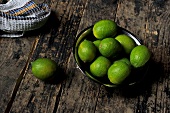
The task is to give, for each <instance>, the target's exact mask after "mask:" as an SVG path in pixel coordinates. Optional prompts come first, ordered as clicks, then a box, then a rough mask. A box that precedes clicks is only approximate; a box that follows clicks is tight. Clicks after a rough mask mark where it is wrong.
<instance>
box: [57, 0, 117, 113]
mask: <svg viewBox="0 0 170 113" xmlns="http://www.w3.org/2000/svg"><path fill="white" fill-rule="evenodd" d="M116 5H117V4H116V2H115V0H104V1H103V0H97V1H94V0H89V1H87V3H86V7H85V11H84V13H83V17H82V19H81V23H80V26H79V31H78V33H79V32H80V31H81V30H83V29H85V28H86V27H88V26H91V25H92V24H94V23H95V22H96V21H98V20H100V19H112V20H114V18H115V14H116ZM110 10H111V11H110ZM70 59H71V61H74V59H73V56H72V55H71V56H70ZM69 64H74V62H72V63H69ZM69 64H68V65H69ZM68 69H69V70H70V73H72V76H70V78H68V80H67V81H66V82H65V85H64V86H63V92H62V94H61V98H60V102H59V105H58V109H57V113H61V112H65V113H93V112H95V110H96V105H97V100H98V95H99V93H98V92H99V90H100V84H98V83H95V82H94V81H92V80H90V79H89V78H88V77H86V76H84V75H83V74H82V73H81V71H80V70H79V69H75V66H69V68H68Z"/></svg>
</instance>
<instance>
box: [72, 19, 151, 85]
mask: <svg viewBox="0 0 170 113" xmlns="http://www.w3.org/2000/svg"><path fill="white" fill-rule="evenodd" d="M73 54H74V58H75V61H76V64H77V65H78V67H79V69H80V70H81V72H82V73H83V74H84V75H86V76H88V77H89V78H91V79H92V80H94V81H96V82H98V83H100V84H102V85H104V86H107V87H118V86H123V85H124V86H131V85H134V84H136V83H139V82H140V81H141V80H142V79H143V78H144V77H145V75H146V72H147V70H148V62H149V59H150V56H151V54H150V51H149V49H148V48H147V47H146V46H145V45H143V44H142V43H141V41H140V40H139V39H138V38H137V37H136V36H135V35H133V34H132V33H131V32H129V31H128V30H126V29H124V28H121V27H120V26H118V25H117V24H116V22H114V21H112V20H100V21H97V22H96V23H95V24H94V25H92V26H90V27H88V28H85V29H84V30H83V31H81V32H80V33H79V34H78V35H77V37H76V40H75V44H74V47H73Z"/></svg>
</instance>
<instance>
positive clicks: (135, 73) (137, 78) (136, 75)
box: [73, 26, 148, 87]
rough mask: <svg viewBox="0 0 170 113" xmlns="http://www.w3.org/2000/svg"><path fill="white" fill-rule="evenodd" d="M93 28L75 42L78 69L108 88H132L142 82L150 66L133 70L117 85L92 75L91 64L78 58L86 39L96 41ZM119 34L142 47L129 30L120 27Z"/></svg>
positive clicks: (75, 57) (80, 35)
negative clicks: (79, 48) (81, 44)
mask: <svg viewBox="0 0 170 113" xmlns="http://www.w3.org/2000/svg"><path fill="white" fill-rule="evenodd" d="M92 29H93V26H90V27H87V28H86V29H84V30H83V31H81V32H80V33H79V34H78V35H77V37H76V40H75V43H74V46H73V55H74V59H75V61H76V64H77V67H78V68H79V69H80V71H81V72H82V73H83V74H84V75H85V76H88V77H89V78H91V79H92V80H94V81H95V82H98V83H100V84H102V85H104V86H106V87H119V86H132V85H135V84H137V83H139V82H141V81H142V80H143V79H144V77H145V75H146V73H147V70H148V65H146V66H144V67H142V68H138V69H132V71H131V74H130V76H128V77H127V78H126V79H125V80H124V81H123V82H122V83H121V84H119V85H117V84H113V83H110V81H109V80H108V79H103V78H102V79H100V78H96V77H94V76H93V75H92V74H91V73H90V69H89V67H90V63H84V62H82V61H81V60H80V58H79V56H78V47H79V44H80V43H81V42H82V41H83V40H84V39H88V40H91V41H94V40H96V38H95V37H94V35H93V31H92ZM117 34H126V35H128V36H129V37H130V38H132V39H133V40H134V42H135V43H136V45H141V44H142V43H141V41H140V40H139V39H138V38H137V37H135V35H133V34H132V33H131V32H129V31H128V30H126V29H124V28H121V27H118V33H117Z"/></svg>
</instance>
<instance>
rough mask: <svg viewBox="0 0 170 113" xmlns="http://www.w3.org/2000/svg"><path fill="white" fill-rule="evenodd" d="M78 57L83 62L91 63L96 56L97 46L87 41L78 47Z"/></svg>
mask: <svg viewBox="0 0 170 113" xmlns="http://www.w3.org/2000/svg"><path fill="white" fill-rule="evenodd" d="M78 55H79V57H80V59H81V60H82V61H83V62H91V61H92V60H93V59H94V58H95V56H96V46H95V45H94V44H93V42H91V41H89V40H86V39H85V40H84V41H83V42H81V43H80V45H79V47H78Z"/></svg>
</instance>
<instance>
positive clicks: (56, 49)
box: [10, 0, 86, 113]
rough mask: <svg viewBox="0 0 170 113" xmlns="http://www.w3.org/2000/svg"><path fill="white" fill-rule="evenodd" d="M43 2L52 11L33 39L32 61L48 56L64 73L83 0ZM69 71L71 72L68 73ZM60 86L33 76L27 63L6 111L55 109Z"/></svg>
mask: <svg viewBox="0 0 170 113" xmlns="http://www.w3.org/2000/svg"><path fill="white" fill-rule="evenodd" d="M37 2H38V1H37ZM47 3H48V4H49V6H51V9H52V15H51V17H50V19H49V21H48V23H47V26H45V27H43V28H42V29H41V32H42V34H41V35H40V37H39V38H38V39H37V40H38V41H37V46H36V48H35V53H34V54H33V56H32V61H33V60H35V59H37V58H39V57H48V58H51V59H53V60H55V61H56V62H57V63H58V65H59V66H60V68H61V70H62V73H61V74H62V75H59V76H64V75H65V74H66V73H67V74H68V72H67V70H66V69H67V65H66V64H67V63H68V58H69V56H70V54H71V51H72V44H73V42H74V37H75V35H76V33H77V30H78V26H79V23H80V20H81V16H82V13H83V10H84V6H85V4H86V1H84V0H82V1H80V0H76V1H75V0H71V1H65V0H58V1H56V0H51V1H50V0H48V1H47ZM69 74H70V76H71V73H69ZM69 74H68V78H69ZM70 79H72V78H70ZM56 81H57V80H56ZM67 81H68V80H67ZM60 82H61V81H60ZM62 87H63V85H62V84H60V83H53V84H51V83H45V82H42V81H40V80H37V79H36V78H35V77H33V75H32V73H31V67H29V70H28V72H26V73H25V76H24V78H23V80H22V82H21V85H20V87H19V90H18V92H17V94H16V98H15V100H14V102H13V104H12V108H11V110H10V112H14V113H15V112H17V113H23V112H29V113H33V112H35V113H36V112H38V113H52V112H55V111H56V110H57V106H58V101H59V100H60V95H61V92H62V90H63V89H62ZM23 97H24V98H23Z"/></svg>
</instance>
